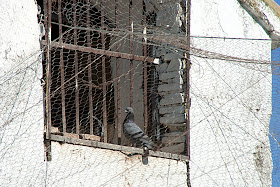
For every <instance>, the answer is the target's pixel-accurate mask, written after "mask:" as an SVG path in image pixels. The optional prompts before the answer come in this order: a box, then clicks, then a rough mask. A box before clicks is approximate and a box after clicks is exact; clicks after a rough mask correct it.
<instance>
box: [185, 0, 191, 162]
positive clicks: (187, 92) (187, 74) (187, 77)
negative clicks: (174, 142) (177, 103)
mask: <svg viewBox="0 0 280 187" xmlns="http://www.w3.org/2000/svg"><path fill="white" fill-rule="evenodd" d="M190 17H191V0H188V1H187V13H186V21H187V24H186V25H187V28H186V32H187V33H186V35H187V53H186V60H187V63H186V69H185V80H186V89H185V94H184V97H185V102H186V132H187V134H186V150H185V151H186V156H188V158H189V159H190V106H191V101H190V67H191V59H190V49H191V36H190V19H191V18H190Z"/></svg>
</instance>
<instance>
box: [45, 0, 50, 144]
mask: <svg viewBox="0 0 280 187" xmlns="http://www.w3.org/2000/svg"><path fill="white" fill-rule="evenodd" d="M44 6H45V11H46V12H47V14H48V15H47V18H46V20H47V23H46V24H47V28H46V42H47V48H46V50H47V52H46V64H47V65H46V79H47V81H46V96H47V98H46V113H47V127H46V139H48V140H49V139H50V134H51V126H52V118H51V96H50V95H51V51H50V50H51V49H50V43H51V37H50V36H51V17H52V14H51V10H52V2H51V0H48V2H46V1H45V4H44Z"/></svg>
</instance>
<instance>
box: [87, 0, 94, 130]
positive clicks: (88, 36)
mask: <svg viewBox="0 0 280 187" xmlns="http://www.w3.org/2000/svg"><path fill="white" fill-rule="evenodd" d="M89 9H90V0H87V28H90V12H89ZM90 37H91V36H90V30H87V46H88V47H91V40H90ZM88 83H89V88H88V100H89V117H90V118H89V133H90V134H93V100H92V71H91V54H88Z"/></svg>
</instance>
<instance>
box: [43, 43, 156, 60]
mask: <svg viewBox="0 0 280 187" xmlns="http://www.w3.org/2000/svg"><path fill="white" fill-rule="evenodd" d="M42 43H43V44H44V45H47V43H46V41H44V40H43V41H42ZM51 47H55V48H64V49H69V50H76V51H80V52H86V53H94V54H97V55H105V56H109V57H117V58H118V57H119V58H122V59H127V60H135V61H142V62H147V63H153V62H154V58H152V57H148V56H147V57H145V56H140V55H133V54H127V53H121V52H115V51H108V50H103V49H95V48H91V47H84V46H77V45H72V44H66V43H60V42H52V43H51Z"/></svg>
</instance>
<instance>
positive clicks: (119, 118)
mask: <svg viewBox="0 0 280 187" xmlns="http://www.w3.org/2000/svg"><path fill="white" fill-rule="evenodd" d="M119 11H120V10H119V1H118V0H115V19H116V20H115V21H116V31H119V24H120V20H119ZM118 39H119V37H116V40H118ZM119 48H120V44H119V43H118V42H117V44H116V52H119ZM120 74H121V73H120V58H119V57H118V58H117V59H116V76H117V77H118V80H117V122H118V124H117V126H118V144H119V145H121V143H122V122H121V117H122V112H121V81H120V78H119V77H120Z"/></svg>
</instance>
